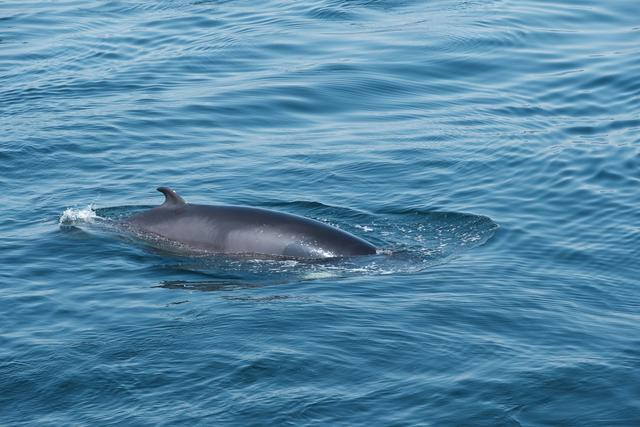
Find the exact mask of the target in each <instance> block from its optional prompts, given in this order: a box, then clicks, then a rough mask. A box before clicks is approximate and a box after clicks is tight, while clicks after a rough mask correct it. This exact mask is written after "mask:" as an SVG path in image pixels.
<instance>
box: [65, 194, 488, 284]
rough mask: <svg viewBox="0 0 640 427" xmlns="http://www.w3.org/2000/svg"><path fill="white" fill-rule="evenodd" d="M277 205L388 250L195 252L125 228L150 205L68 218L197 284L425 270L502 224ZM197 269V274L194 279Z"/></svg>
mask: <svg viewBox="0 0 640 427" xmlns="http://www.w3.org/2000/svg"><path fill="white" fill-rule="evenodd" d="M269 207H274V208H277V209H281V210H284V211H288V212H293V213H296V214H299V215H303V216H307V217H311V218H314V219H318V220H320V221H323V222H325V223H328V224H331V225H333V226H337V227H339V228H341V229H343V230H345V231H348V232H350V233H352V234H355V235H357V236H360V237H362V238H364V239H366V240H368V241H370V242H371V243H373V244H374V245H376V246H377V247H378V248H380V250H379V251H378V253H377V254H375V255H370V256H361V257H353V258H329V259H319V260H303V259H274V258H268V257H256V256H254V255H235V256H229V255H220V254H202V253H196V254H194V253H192V252H188V251H183V250H182V248H180V247H176V246H175V245H171V244H169V245H167V242H161V241H157V240H153V239H139V238H137V237H135V236H131V235H130V234H128V233H127V232H126V231H125V230H122V229H121V228H120V227H119V226H118V222H119V220H121V219H123V218H126V217H127V216H129V215H131V214H132V213H134V212H137V211H139V210H140V209H144V208H146V207H139V206H120V207H110V208H101V209H94V208H93V207H87V208H86V209H81V210H74V209H68V210H67V211H65V212H64V213H63V215H62V216H61V218H60V226H61V229H63V230H65V233H66V236H68V237H69V238H72V239H82V240H86V239H90V238H93V237H95V238H96V239H101V238H104V239H113V238H116V239H119V240H120V241H121V242H122V244H124V245H134V246H138V247H141V248H142V249H143V252H144V253H145V254H147V258H148V259H149V262H150V263H151V264H152V265H155V268H159V269H161V270H162V272H163V274H167V275H168V276H172V278H171V279H167V280H165V281H163V282H161V283H160V284H158V285H156V286H155V287H160V288H165V289H182V290H191V291H233V290H238V289H249V288H256V287H262V286H268V285H276V284H285V283H292V282H303V281H309V280H318V279H322V280H331V279H337V278H346V277H357V276H382V275H389V274H412V273H417V272H420V271H424V270H425V269H428V268H429V267H432V266H435V265H438V264H442V263H445V262H448V261H449V260H450V259H451V258H452V257H455V256H456V255H457V254H460V253H462V252H465V251H468V250H470V249H473V248H475V247H477V246H480V245H482V244H484V243H485V242H486V241H487V240H489V239H490V238H491V237H492V236H493V234H494V233H495V231H496V229H497V228H498V225H497V224H496V223H495V222H493V221H492V220H491V219H490V218H488V217H485V216H479V215H473V214H467V213H457V212H439V211H435V212H433V211H428V210H420V209H407V210H397V211H385V212H382V213H365V212H360V211H354V210H350V209H345V208H340V207H333V206H327V205H323V204H321V203H317V202H292V203H284V204H283V203H277V204H275V205H272V206H269ZM125 256H126V255H125ZM142 259H143V260H144V257H143V258H142ZM137 262H140V260H137ZM176 275H178V277H177V278H174V277H175V276H176ZM180 276H182V277H180ZM194 276H197V279H196V280H192V279H194Z"/></svg>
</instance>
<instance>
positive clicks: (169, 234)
mask: <svg viewBox="0 0 640 427" xmlns="http://www.w3.org/2000/svg"><path fill="white" fill-rule="evenodd" d="M158 191H160V192H161V193H163V194H164V196H165V201H164V203H163V204H162V205H160V206H158V207H156V208H153V209H150V210H148V211H145V212H142V213H139V214H136V215H133V216H132V217H130V218H129V219H127V220H126V221H125V225H126V226H127V227H129V228H131V229H132V230H133V231H134V232H136V233H139V234H143V235H150V236H158V237H161V238H163V239H166V240H168V241H171V242H176V243H178V244H180V245H183V246H186V247H188V248H190V249H194V250H198V251H206V252H214V253H223V254H256V255H263V256H274V257H287V258H310V259H318V258H332V257H351V256H355V255H371V254H375V253H376V248H375V246H373V245H372V244H371V243H369V242H367V241H365V240H362V239H360V238H359V237H356V236H354V235H352V234H350V233H347V232H346V231H342V230H340V229H338V228H335V227H332V226H330V225H327V224H324V223H322V222H319V221H315V220H312V219H309V218H304V217H301V216H298V215H293V214H289V213H284V212H276V211H272V210H268V209H260V208H252V207H242V206H210V205H195V204H191V203H187V202H185V201H184V199H182V197H180V196H179V195H178V194H177V193H176V192H175V191H173V190H171V189H170V188H167V187H160V188H158Z"/></svg>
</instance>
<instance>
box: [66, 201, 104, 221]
mask: <svg viewBox="0 0 640 427" xmlns="http://www.w3.org/2000/svg"><path fill="white" fill-rule="evenodd" d="M96 218H100V217H99V216H98V215H97V214H96V209H95V206H94V205H93V204H90V205H88V206H87V207H86V208H84V209H74V208H68V209H65V211H64V212H63V213H62V215H61V216H60V219H59V220H58V223H59V224H76V223H91V222H93V221H94V220H95V219H96Z"/></svg>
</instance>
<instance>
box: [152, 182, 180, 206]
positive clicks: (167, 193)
mask: <svg viewBox="0 0 640 427" xmlns="http://www.w3.org/2000/svg"><path fill="white" fill-rule="evenodd" d="M157 190H158V191H159V192H161V193H162V194H164V203H163V204H162V205H160V206H162V207H176V206H182V205H186V204H187V202H185V201H184V199H183V198H182V197H180V196H178V193H176V192H175V191H173V190H172V189H170V188H169V187H158V189H157Z"/></svg>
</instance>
